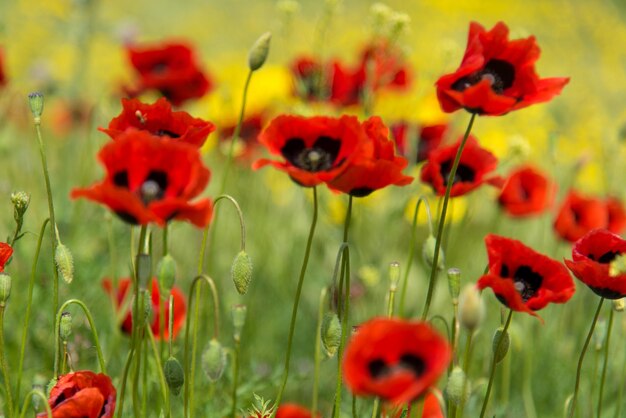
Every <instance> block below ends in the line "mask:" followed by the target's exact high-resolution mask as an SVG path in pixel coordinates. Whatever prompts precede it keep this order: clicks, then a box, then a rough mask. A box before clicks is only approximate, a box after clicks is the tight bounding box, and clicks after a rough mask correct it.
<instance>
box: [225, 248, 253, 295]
mask: <svg viewBox="0 0 626 418" xmlns="http://www.w3.org/2000/svg"><path fill="white" fill-rule="evenodd" d="M230 275H231V277H232V278H233V282H234V283H235V288H236V289H237V292H239V294H240V295H245V294H246V292H247V291H248V287H249V286H250V281H251V280H252V260H250V256H248V253H246V252H245V251H244V250H242V251H240V252H239V254H237V256H235V259H234V260H233V265H232V267H231V268H230Z"/></svg>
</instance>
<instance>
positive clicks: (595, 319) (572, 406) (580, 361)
mask: <svg viewBox="0 0 626 418" xmlns="http://www.w3.org/2000/svg"><path fill="white" fill-rule="evenodd" d="M602 303H604V298H600V303H598V308H597V309H596V314H595V315H594V317H593V321H592V322H591V328H589V333H588V334H587V338H586V339H585V344H584V345H583V349H582V351H581V352H580V357H579V358H578V367H577V369H576V384H575V386H574V395H573V396H572V402H571V404H570V410H569V415H568V417H569V418H573V416H574V412H575V411H576V400H577V398H578V389H579V387H580V373H581V371H582V368H583V359H584V358H585V353H586V352H587V347H589V342H590V341H591V337H592V336H593V330H594V329H595V327H596V322H598V317H599V316H600V310H601V309H602Z"/></svg>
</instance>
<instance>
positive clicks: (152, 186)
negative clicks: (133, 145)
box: [113, 170, 168, 205]
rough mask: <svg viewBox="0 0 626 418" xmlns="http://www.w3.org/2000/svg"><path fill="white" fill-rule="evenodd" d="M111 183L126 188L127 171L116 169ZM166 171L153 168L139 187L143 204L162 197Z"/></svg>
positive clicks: (165, 182) (165, 183)
mask: <svg viewBox="0 0 626 418" xmlns="http://www.w3.org/2000/svg"><path fill="white" fill-rule="evenodd" d="M113 183H114V184H115V185H116V186H118V187H124V188H126V189H128V172H127V171H126V170H124V171H118V172H117V173H115V174H114V175H113ZM167 185H168V181H167V173H166V172H165V171H160V170H153V171H150V172H149V173H148V176H147V177H146V179H145V180H144V182H143V183H142V184H141V186H140V187H139V191H138V194H139V198H140V199H141V201H142V202H143V204H144V205H148V204H149V203H150V202H152V201H154V200H159V199H162V198H163V196H164V195H165V190H166V189H167Z"/></svg>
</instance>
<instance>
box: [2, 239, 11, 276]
mask: <svg viewBox="0 0 626 418" xmlns="http://www.w3.org/2000/svg"><path fill="white" fill-rule="evenodd" d="M12 255H13V248H11V246H10V245H9V244H7V243H6V242H0V272H3V271H4V266H5V265H6V264H7V262H8V261H9V258H11V256H12Z"/></svg>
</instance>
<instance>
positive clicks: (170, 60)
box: [127, 43, 213, 106]
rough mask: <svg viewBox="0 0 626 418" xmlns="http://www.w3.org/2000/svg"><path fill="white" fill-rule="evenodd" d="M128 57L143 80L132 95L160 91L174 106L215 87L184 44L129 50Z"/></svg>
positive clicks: (132, 91)
mask: <svg viewBox="0 0 626 418" xmlns="http://www.w3.org/2000/svg"><path fill="white" fill-rule="evenodd" d="M127 52H128V57H129V59H130V62H131V64H132V65H133V67H134V68H135V70H137V72H138V73H139V76H140V79H139V82H138V85H137V86H136V87H135V88H131V89H129V90H130V91H129V93H130V94H131V95H137V94H141V93H143V92H144V91H147V90H156V91H158V92H160V93H161V94H162V95H163V96H164V97H165V98H166V99H168V100H169V101H170V102H172V104H174V106H180V105H181V104H183V103H184V102H185V101H187V100H189V99H195V98H199V97H202V96H204V95H205V94H206V93H208V92H209V91H210V90H211V89H212V87H213V85H212V82H211V81H210V79H209V78H208V76H207V75H206V74H205V73H204V72H202V71H201V70H200V68H199V66H198V64H197V62H196V58H195V56H194V52H193V51H192V49H191V47H190V46H188V45H186V44H183V43H171V44H168V43H166V44H161V45H155V46H147V47H144V46H141V47H138V46H131V47H128V51H127Z"/></svg>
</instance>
